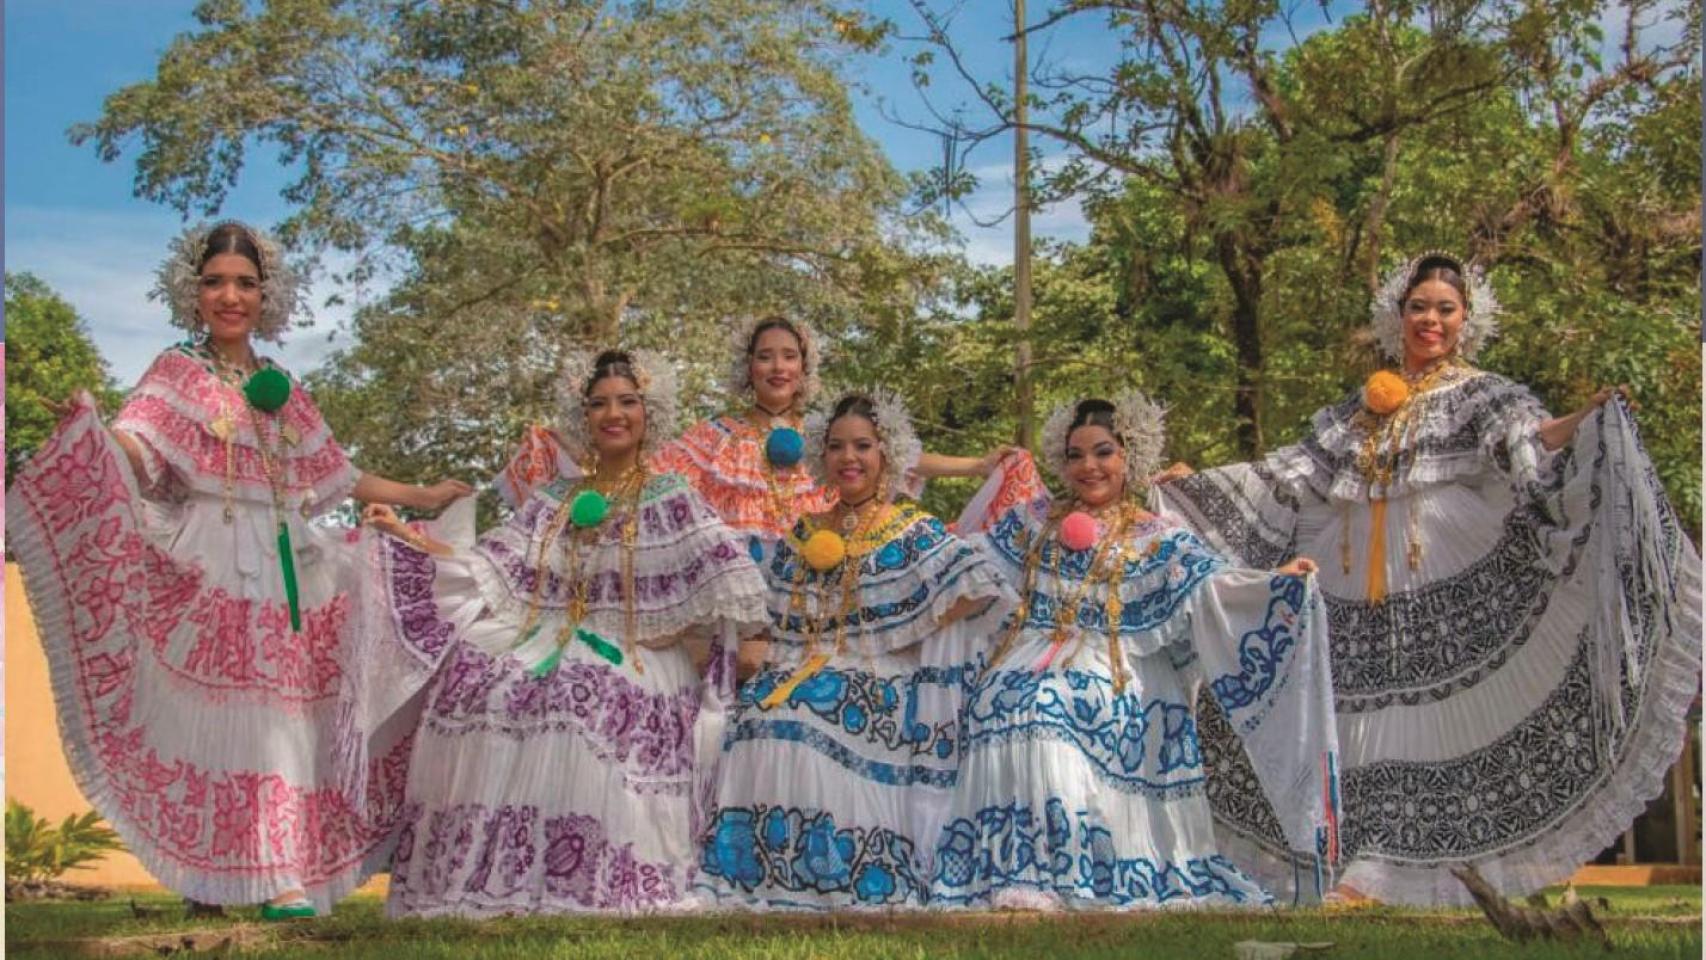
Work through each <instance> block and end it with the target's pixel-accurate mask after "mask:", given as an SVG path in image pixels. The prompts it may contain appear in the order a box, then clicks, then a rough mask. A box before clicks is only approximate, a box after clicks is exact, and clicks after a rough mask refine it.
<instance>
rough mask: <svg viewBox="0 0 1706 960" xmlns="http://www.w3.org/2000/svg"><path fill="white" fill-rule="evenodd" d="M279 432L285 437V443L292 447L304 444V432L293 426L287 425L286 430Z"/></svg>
mask: <svg viewBox="0 0 1706 960" xmlns="http://www.w3.org/2000/svg"><path fill="white" fill-rule="evenodd" d="M279 432H280V433H281V434H282V435H283V436H284V442H285V443H286V444H288V445H290V446H292V447H294V446H297V445H299V444H300V443H302V432H301V431H299V430H297V429H296V427H294V426H292V425H291V424H288V423H287V424H285V425H284V429H283V430H281V431H279Z"/></svg>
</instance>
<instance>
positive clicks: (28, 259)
mask: <svg viewBox="0 0 1706 960" xmlns="http://www.w3.org/2000/svg"><path fill="white" fill-rule="evenodd" d="M194 5H195V4H194V0H6V3H5V98H6V102H5V171H6V175H5V266H6V269H7V270H13V271H30V272H33V273H35V274H36V275H38V276H40V277H41V278H42V279H43V280H45V281H47V282H48V283H49V284H50V285H51V286H52V287H53V288H54V289H56V290H57V291H59V293H60V294H61V295H63V296H64V297H66V298H67V299H68V300H69V301H70V302H71V303H72V304H73V305H74V306H75V307H76V308H77V310H78V312H79V313H80V314H81V315H82V316H83V317H84V319H85V320H86V321H87V322H88V324H89V326H90V330H91V332H92V333H93V335H94V337H95V340H96V343H97V345H98V346H99V347H100V350H101V352H102V354H103V355H104V356H106V357H107V359H108V362H109V363H110V364H111V365H112V368H113V373H114V375H115V376H117V378H118V379H119V380H120V381H121V382H124V383H127V384H128V383H130V382H133V381H134V380H135V379H136V377H137V376H139V375H140V374H141V372H142V370H143V368H144V367H145V366H146V365H147V363H148V361H149V360H150V359H151V358H152V357H153V355H154V354H155V353H156V352H157V351H158V350H159V349H160V348H161V347H162V346H164V345H165V344H166V343H168V342H170V340H171V339H172V338H173V336H174V333H175V331H174V330H173V329H172V328H170V327H168V326H167V325H166V322H165V314H164V311H163V310H162V308H161V307H160V305H158V304H156V303H154V302H152V301H150V300H148V299H147V292H148V290H149V288H150V287H151V286H152V282H153V271H154V267H155V266H156V264H158V262H159V260H160V257H161V256H162V255H163V254H164V250H165V244H166V241H167V240H168V239H169V238H170V237H172V236H174V235H175V234H176V233H177V232H178V231H179V230H181V229H182V223H181V221H180V220H179V217H178V215H177V213H176V212H175V211H173V210H171V209H170V208H167V207H164V206H160V205H156V204H152V203H149V202H146V201H143V200H140V199H137V198H135V197H134V196H133V195H132V192H131V183H132V178H133V170H134V167H133V164H134V159H135V158H134V154H133V153H132V154H127V155H126V156H125V157H124V158H122V159H121V160H120V161H118V162H115V163H110V164H108V163H102V162H101V161H100V160H98V159H97V158H96V156H95V153H94V151H93V149H91V148H90V147H88V146H84V147H80V148H79V147H73V146H72V145H71V144H70V141H69V140H68V139H67V137H66V129H67V128H68V127H70V126H71V125H72V124H73V123H76V122H79V121H86V120H92V119H94V118H96V117H97V116H98V115H99V113H100V106H101V102H102V100H103V99H104V98H105V97H106V96H107V95H108V94H110V93H112V92H114V91H116V90H118V89H120V88H121V87H123V86H125V85H126V84H130V83H135V82H137V81H140V80H144V79H147V78H149V77H151V76H152V75H153V70H154V65H155V63H156V62H157V61H158V59H159V57H160V55H161V53H162V52H164V50H165V49H166V47H167V45H168V44H169V43H170V42H171V40H172V38H173V37H174V36H176V35H177V34H179V33H182V32H184V31H187V30H190V29H191V28H192V27H193V26H194V22H193V20H192V19H191V11H192V10H193V9H194ZM871 6H872V9H873V11H874V12H875V13H877V14H878V15H886V16H890V17H893V18H894V19H895V20H896V21H897V22H898V23H899V24H900V25H902V26H903V27H904V28H907V29H912V30H916V29H917V27H918V24H917V22H916V21H915V20H914V18H913V15H912V13H911V12H910V10H909V8H908V6H907V4H906V3H905V2H904V0H874V2H873V3H872V5H871ZM1010 17H1011V12H1010V6H1009V4H1008V3H1006V2H1002V0H992V2H973V3H969V4H968V5H967V9H966V10H963V11H962V12H961V13H960V15H959V17H958V20H957V24H956V33H957V35H959V36H961V37H963V38H964V40H965V41H966V42H967V44H968V45H969V46H971V47H973V48H975V49H977V50H978V51H979V53H978V55H977V57H976V59H975V61H974V62H975V65H976V67H977V68H978V69H980V70H982V71H985V72H986V73H988V74H989V75H991V76H995V77H998V78H1000V79H1002V80H1005V79H1006V78H1008V77H1009V76H1010V73H1011V57H1012V51H1011V47H1010V46H1009V45H1008V44H1005V43H1002V42H1001V41H1000V38H1001V37H1002V36H1004V35H1005V34H1007V33H1008V32H1010V30H1011V27H1010V23H1011V20H1010ZM850 73H851V77H850V79H852V80H853V81H854V83H855V84H856V86H857V88H858V92H857V98H858V99H857V102H858V113H859V119H860V123H861V125H862V126H863V127H864V129H865V130H866V131H867V133H869V134H870V135H871V136H872V137H874V138H875V139H876V140H877V141H878V142H879V143H881V144H882V146H883V148H884V150H885V151H886V152H887V153H888V155H889V157H890V159H891V160H892V161H893V162H894V163H895V165H896V166H897V167H899V168H900V169H902V170H914V169H922V168H927V167H930V166H934V165H936V164H938V163H939V162H940V155H941V146H940V143H939V141H937V140H936V139H935V138H933V137H931V136H929V135H927V134H922V133H917V132H914V131H911V130H908V129H907V128H905V127H904V126H901V125H899V124H895V123H892V122H890V121H888V120H886V119H884V117H883V112H884V110H885V109H886V110H888V111H889V112H891V113H894V112H898V113H900V114H902V115H903V116H906V117H909V118H912V119H915V120H919V121H922V120H924V119H925V117H926V114H925V111H924V109H923V107H922V105H921V104H920V103H919V102H918V101H917V99H916V95H915V94H914V93H913V91H912V88H911V85H910V82H909V81H908V79H907V70H906V68H905V66H904V64H902V63H901V62H900V60H899V58H898V56H893V55H891V56H889V57H887V58H880V59H878V58H873V59H868V60H864V61H860V62H856V63H855V64H853V65H852V69H851V71H850ZM1011 160H1012V145H1011V141H1010V140H1001V141H996V142H991V143H990V144H988V145H987V146H985V147H984V148H982V149H980V151H979V152H978V153H976V154H974V155H973V156H972V158H971V164H972V166H973V167H974V169H975V171H976V172H977V173H978V174H979V175H980V179H981V180H982V182H983V184H984V186H983V189H982V190H981V191H980V192H979V194H978V195H977V196H974V197H972V198H970V200H969V201H968V204H967V205H968V206H969V207H970V208H971V209H972V210H974V211H976V212H977V214H978V216H979V217H980V218H988V217H991V216H995V215H999V214H1000V213H1001V212H1002V211H1004V210H1006V209H1007V208H1008V206H1009V205H1010V201H1009V196H1010V193H1011V189H1012V180H1011V169H1012V167H1011ZM284 179H285V178H284V175H283V172H282V171H281V170H280V169H278V168H277V167H276V165H275V164H273V162H272V158H271V157H270V156H268V155H265V154H255V155H252V156H251V158H250V161H249V164H248V165H247V166H246V167H245V169H244V171H243V175H242V178H241V179H240V180H239V182H238V185H237V188H236V190H235V191H234V192H233V193H232V195H231V198H230V199H229V201H228V202H227V203H226V205H225V208H224V210H223V211H222V212H223V213H225V214H228V215H231V216H237V217H240V218H243V219H246V220H252V221H256V222H260V223H272V222H276V221H277V220H279V219H281V218H282V217H283V216H284V215H285V214H286V213H287V211H288V208H287V206H286V204H285V203H284V201H283V200H281V199H280V197H279V196H278V190H279V187H280V186H281V185H282V183H283V182H284ZM1033 221H1034V226H1033V231H1034V232H1035V233H1036V235H1038V236H1041V237H1060V238H1066V239H1082V238H1083V237H1084V236H1085V234H1086V228H1085V225H1084V222H1083V219H1082V217H1081V215H1080V213H1079V210H1078V208H1077V205H1076V204H1070V203H1068V204H1060V205H1057V206H1055V207H1054V208H1051V209H1047V210H1044V211H1041V212H1040V213H1038V214H1035V215H1034V216H1033ZM956 224H957V225H958V226H959V227H960V229H961V231H962V233H963V234H964V238H965V249H966V252H967V255H968V256H971V257H973V258H974V259H976V260H979V261H982V262H993V263H1006V262H1010V261H1011V255H1012V252H1011V239H1010V234H1009V232H1008V231H1009V229H1010V228H1009V226H1008V225H1007V224H1003V225H1001V226H998V227H993V228H978V227H976V226H975V225H974V224H973V223H972V222H971V220H970V219H968V218H967V217H965V216H963V215H957V216H956ZM333 292H342V293H344V294H345V295H346V297H349V298H351V299H352V300H354V301H356V302H359V300H360V299H361V298H362V297H366V298H369V299H371V298H373V297H375V296H377V295H379V294H381V293H383V290H376V289H368V290H357V291H334V290H332V289H331V288H330V287H328V286H325V285H322V286H321V287H320V288H317V289H316V290H315V291H314V302H315V304H316V308H315V323H314V326H313V327H312V328H311V329H308V330H297V331H294V332H293V333H292V334H291V335H290V337H289V338H288V341H287V343H286V345H285V348H284V350H283V359H284V361H285V362H286V363H287V364H289V365H290V366H292V367H293V368H294V369H297V370H305V369H308V368H310V367H312V366H314V365H316V364H317V363H319V362H320V361H321V360H322V359H323V358H324V357H325V355H326V354H327V353H328V352H329V351H330V349H331V348H332V346H333V345H335V343H336V342H337V337H338V336H339V333H338V329H339V327H340V325H341V323H342V322H343V321H344V320H345V319H346V318H347V317H348V315H349V312H350V309H351V307H350V306H344V307H339V308H324V307H321V306H319V304H320V303H321V302H322V301H323V300H324V299H325V297H326V296H327V295H328V294H330V293H333Z"/></svg>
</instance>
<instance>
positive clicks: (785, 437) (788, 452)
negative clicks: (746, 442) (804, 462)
mask: <svg viewBox="0 0 1706 960" xmlns="http://www.w3.org/2000/svg"><path fill="white" fill-rule="evenodd" d="M764 455H765V456H766V457H768V458H769V460H770V462H771V463H773V464H775V465H776V466H778V467H791V466H793V465H794V464H796V463H799V462H800V458H801V457H803V456H805V455H806V438H805V437H802V436H800V431H798V430H795V429H794V428H793V427H777V428H776V429H774V430H772V431H770V436H769V437H767V438H765V440H764Z"/></svg>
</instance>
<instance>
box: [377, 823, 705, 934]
mask: <svg viewBox="0 0 1706 960" xmlns="http://www.w3.org/2000/svg"><path fill="white" fill-rule="evenodd" d="M414 814H415V815H414V816H413V817H411V818H410V822H409V825H408V826H407V827H405V828H404V833H405V836H407V837H408V838H409V842H408V844H407V846H404V845H403V843H402V841H399V846H398V848H397V862H396V865H395V868H394V870H393V874H392V888H393V893H392V896H393V897H394V898H395V899H397V900H398V901H399V902H401V903H403V904H405V905H408V906H411V907H416V908H418V907H421V906H424V904H422V903H420V901H422V900H424V899H432V900H435V901H438V902H441V903H442V902H446V900H447V899H448V900H451V901H454V900H457V899H460V896H461V895H463V894H466V895H469V896H470V898H471V899H472V901H473V902H477V903H480V904H482V905H484V906H491V905H493V904H494V903H501V902H504V901H508V902H512V903H514V904H515V905H516V906H517V907H522V908H529V909H531V908H537V907H540V906H544V907H545V908H547V909H549V908H550V907H552V906H560V907H571V908H576V909H591V910H630V909H637V908H645V907H655V906H661V905H664V904H668V903H670V902H672V901H674V900H676V899H677V898H678V897H679V896H680V893H679V891H680V889H681V883H680V882H679V881H678V877H677V873H676V868H675V867H674V866H673V865H671V864H668V863H653V862H650V861H644V860H641V859H639V858H638V857H636V856H635V855H634V849H633V845H632V844H631V843H617V842H612V840H611V838H610V836H609V831H608V830H607V829H606V828H605V826H604V824H603V823H602V822H600V821H599V820H598V819H597V818H595V817H591V816H587V815H584V814H575V813H571V814H566V815H563V816H556V817H548V816H543V815H542V814H541V813H540V811H539V808H538V807H535V806H532V805H525V804H505V805H502V806H498V807H486V806H484V805H481V804H465V805H461V806H457V807H454V808H452V809H449V810H435V811H433V812H432V813H431V814H430V815H427V816H426V817H425V819H426V820H427V821H428V823H429V824H430V826H429V831H430V833H431V834H432V835H434V836H435V837H443V838H447V839H446V840H445V842H442V843H439V842H429V843H428V844H426V846H425V847H424V848H422V849H420V850H419V851H416V850H415V847H414V843H413V836H414V829H415V826H416V824H417V823H418V822H419V821H420V820H421V819H423V817H422V814H421V812H420V811H419V810H418V809H416V810H415V811H414ZM476 838H477V840H476ZM541 851H542V853H541ZM417 852H418V853H419V855H420V857H421V858H422V859H423V860H424V861H425V862H424V863H419V864H416V863H411V860H412V858H413V857H414V855H415V854H416V853H417ZM470 855H472V856H473V863H474V866H473V869H471V870H469V872H468V875H467V877H466V879H463V880H461V882H458V876H459V875H460V874H461V872H462V869H463V867H464V866H465V865H466V864H468V862H469V857H470ZM536 861H537V862H538V863H539V865H540V866H541V867H542V868H543V869H542V870H538V871H536V870H535V869H534V865H535V862H536ZM417 868H418V870H419V872H420V874H421V875H423V876H424V877H426V878H428V882H427V883H424V884H422V885H420V887H419V888H418V889H417V888H416V887H415V886H414V885H413V884H412V883H411V882H410V881H411V876H412V874H413V873H414V871H415V870H416V869H417ZM540 887H543V890H540V889H539V888H540ZM453 888H454V889H456V890H458V891H459V893H458V894H456V895H453V896H451V897H449V898H446V896H445V895H446V894H447V893H448V892H449V891H450V890H451V889H453ZM541 894H542V896H541Z"/></svg>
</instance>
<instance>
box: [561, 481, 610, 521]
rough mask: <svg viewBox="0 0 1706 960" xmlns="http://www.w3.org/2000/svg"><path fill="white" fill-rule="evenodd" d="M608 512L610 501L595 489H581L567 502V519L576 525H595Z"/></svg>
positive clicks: (602, 519)
mask: <svg viewBox="0 0 1706 960" xmlns="http://www.w3.org/2000/svg"><path fill="white" fill-rule="evenodd" d="M609 513H610V501H609V500H608V499H606V498H605V496H604V494H602V493H599V492H598V491H597V490H582V491H581V492H580V493H577V494H575V498H574V500H572V501H570V502H569V520H570V521H572V522H573V523H574V525H575V526H577V527H582V528H585V527H596V526H598V525H599V524H601V523H603V522H604V518H605V516H606V515H607V514H609Z"/></svg>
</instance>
